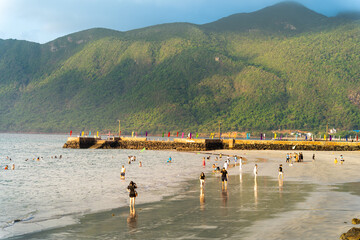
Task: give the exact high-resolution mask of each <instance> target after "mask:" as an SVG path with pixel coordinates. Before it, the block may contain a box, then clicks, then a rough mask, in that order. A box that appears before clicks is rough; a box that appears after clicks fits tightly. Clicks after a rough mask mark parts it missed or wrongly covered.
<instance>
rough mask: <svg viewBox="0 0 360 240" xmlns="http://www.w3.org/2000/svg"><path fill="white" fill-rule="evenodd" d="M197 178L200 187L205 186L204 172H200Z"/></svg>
mask: <svg viewBox="0 0 360 240" xmlns="http://www.w3.org/2000/svg"><path fill="white" fill-rule="evenodd" d="M199 179H200V188H203V187H204V186H205V173H204V172H202V173H201V174H200V177H199Z"/></svg>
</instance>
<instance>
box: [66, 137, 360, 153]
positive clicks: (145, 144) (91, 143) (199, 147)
mask: <svg viewBox="0 0 360 240" xmlns="http://www.w3.org/2000/svg"><path fill="white" fill-rule="evenodd" d="M63 147H64V148H93V149H95V148H102V149H111V148H114V149H144V148H145V149H148V150H177V151H207V150H216V149H238V150H290V151H292V150H296V151H297V150H313V151H358V150H360V143H359V142H331V141H281V140H235V139H222V140H220V139H184V138H175V139H174V140H173V141H154V140H147V139H146V138H130V137H127V138H121V139H120V138H112V139H109V140H101V139H97V138H92V137H70V138H68V140H67V142H66V143H65V144H64V146H63Z"/></svg>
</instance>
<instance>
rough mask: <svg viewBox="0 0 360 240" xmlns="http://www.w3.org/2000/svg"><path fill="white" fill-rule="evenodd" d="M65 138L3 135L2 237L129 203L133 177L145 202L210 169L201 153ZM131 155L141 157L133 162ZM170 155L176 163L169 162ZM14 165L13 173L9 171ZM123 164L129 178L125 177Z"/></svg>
mask: <svg viewBox="0 0 360 240" xmlns="http://www.w3.org/2000/svg"><path fill="white" fill-rule="evenodd" d="M66 140H67V136H63V135H36V134H0V193H1V195H0V205H1V206H2V211H1V212H0V238H4V237H11V236H16V235H19V234H24V233H28V232H34V231H42V230H44V229H47V228H53V227H58V226H63V225H68V224H72V223H76V222H77V221H78V218H79V217H81V216H82V215H84V214H88V213H92V212H98V211H104V210H106V209H112V208H116V207H121V206H125V205H127V203H128V193H127V191H126V187H127V185H128V183H129V181H130V180H133V181H135V182H136V183H137V184H138V185H139V191H141V192H142V196H141V197H140V198H139V202H140V203H145V202H152V201H158V200H160V199H161V198H162V197H164V196H169V195H172V194H174V193H176V192H177V191H179V189H181V187H182V186H181V183H183V182H184V181H186V180H189V179H194V178H197V177H198V175H199V174H200V173H201V171H206V170H207V169H210V166H207V167H206V168H205V169H204V168H203V167H202V155H200V154H199V155H196V154H193V153H179V152H165V151H143V152H140V151H139V150H119V149H107V150H105V149H96V150H89V149H86V150H84V149H63V148H62V146H63V144H64V143H65V142H66ZM60 155H62V156H63V157H62V159H59V156H60ZM129 155H135V156H137V161H136V162H133V163H132V164H130V165H129V164H128V163H127V162H128V156H129ZM7 156H8V157H9V158H7ZM55 156H57V158H55ZM169 156H171V157H172V159H173V161H172V163H171V164H167V163H166V161H167V159H168V158H169ZM37 157H40V160H39V161H37V160H36V159H37ZM10 158H11V160H10ZM27 159H28V160H27ZM33 159H35V160H33ZM26 160H27V161H26ZM139 161H142V164H143V167H141V168H140V167H139V166H138V162H139ZM13 163H14V164H15V170H14V171H13V170H4V167H5V165H9V167H11V165H12V164H13ZM122 164H124V165H125V167H126V180H125V181H124V180H120V170H121V165H122Z"/></svg>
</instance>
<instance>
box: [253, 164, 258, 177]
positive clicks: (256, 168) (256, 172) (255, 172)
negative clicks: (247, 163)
mask: <svg viewBox="0 0 360 240" xmlns="http://www.w3.org/2000/svg"><path fill="white" fill-rule="evenodd" d="M257 174H258V165H257V164H255V166H254V175H255V177H256V176H257Z"/></svg>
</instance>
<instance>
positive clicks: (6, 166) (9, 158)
mask: <svg viewBox="0 0 360 240" xmlns="http://www.w3.org/2000/svg"><path fill="white" fill-rule="evenodd" d="M51 158H55V159H62V155H59V156H56V155H55V156H51ZM42 159H44V157H36V158H32V161H40V160H42ZM6 160H8V161H10V162H11V161H12V158H11V157H9V156H6ZM27 161H29V158H26V159H25V162H27ZM10 169H11V170H15V163H13V164H12V165H11V168H10V167H9V164H7V165H5V167H4V170H10Z"/></svg>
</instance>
